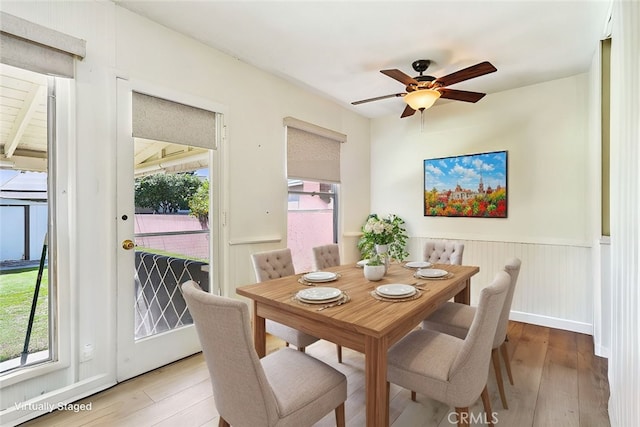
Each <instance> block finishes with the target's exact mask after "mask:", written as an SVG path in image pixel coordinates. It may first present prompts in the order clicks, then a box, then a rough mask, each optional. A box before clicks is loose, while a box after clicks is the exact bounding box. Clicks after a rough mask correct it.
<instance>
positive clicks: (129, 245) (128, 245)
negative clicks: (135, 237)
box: [122, 239, 136, 251]
mask: <svg viewBox="0 0 640 427" xmlns="http://www.w3.org/2000/svg"><path fill="white" fill-rule="evenodd" d="M135 246H136V245H135V243H133V241H131V240H129V239H127V240H123V241H122V249H126V250H128V251H130V250H131V249H133V248H135Z"/></svg>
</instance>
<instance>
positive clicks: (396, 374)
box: [387, 271, 511, 426]
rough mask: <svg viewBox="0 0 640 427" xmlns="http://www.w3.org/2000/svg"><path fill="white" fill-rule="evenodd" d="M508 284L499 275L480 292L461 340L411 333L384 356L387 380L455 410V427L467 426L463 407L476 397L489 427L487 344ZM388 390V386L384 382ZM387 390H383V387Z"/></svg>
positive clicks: (503, 275)
mask: <svg viewBox="0 0 640 427" xmlns="http://www.w3.org/2000/svg"><path fill="white" fill-rule="evenodd" d="M510 283H511V278H510V276H509V275H508V274H507V273H506V272H504V271H500V272H498V274H497V275H496V276H495V278H494V279H493V282H492V283H491V284H490V285H489V286H487V287H486V288H484V289H483V290H482V291H481V292H480V302H479V304H478V308H477V310H476V314H475V316H474V319H473V322H472V324H471V328H470V329H469V333H468V334H467V336H466V338H465V339H464V340H462V339H460V338H458V337H454V336H452V335H448V334H444V333H441V332H437V331H432V330H429V329H416V330H414V331H412V332H410V333H409V334H408V335H406V336H405V337H404V338H402V339H401V340H400V341H398V342H397V343H396V344H394V345H393V346H392V347H391V348H390V349H389V352H388V371H387V380H388V382H391V383H394V384H398V385H400V386H402V387H404V388H408V389H410V390H411V391H412V393H411V394H412V395H411V398H412V399H413V400H415V392H419V393H422V394H425V395H427V396H428V397H430V398H432V399H435V400H438V401H440V402H443V403H445V404H448V405H451V406H453V407H455V410H456V413H457V415H458V425H459V426H463V425H467V424H466V423H465V421H466V422H467V423H468V421H469V406H471V405H472V404H473V403H475V401H476V400H478V397H482V403H483V404H484V409H485V412H486V417H487V421H488V422H489V424H490V425H493V424H492V413H491V402H490V400H489V392H488V391H487V375H488V372H489V359H490V358H491V343H492V342H493V336H494V335H495V333H496V327H497V325H498V318H499V317H500V312H501V310H502V306H503V304H504V301H505V299H506V296H507V291H508V288H509V285H510ZM387 386H388V384H387ZM387 389H388V388H387Z"/></svg>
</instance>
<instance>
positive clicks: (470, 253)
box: [371, 74, 599, 333]
mask: <svg viewBox="0 0 640 427" xmlns="http://www.w3.org/2000/svg"><path fill="white" fill-rule="evenodd" d="M478 85H480V87H481V81H480V79H478ZM589 89H590V87H589V78H588V75H587V74H581V75H577V76H573V77H568V78H564V79H560V80H555V81H550V82H546V83H542V84H537V85H532V86H528V87H523V88H519V89H514V90H509V91H504V92H501V93H494V94H490V95H488V96H486V97H485V98H484V99H482V100H481V101H479V102H478V103H477V104H467V103H464V102H447V103H445V102H442V103H441V104H440V105H437V106H435V107H433V108H432V109H430V110H427V111H425V112H424V129H423V130H421V123H420V115H419V114H415V115H414V116H413V117H410V118H405V119H399V118H398V117H395V116H394V117H386V118H381V119H377V120H374V121H373V124H372V143H371V170H372V175H371V188H372V191H371V206H372V207H371V210H372V212H378V213H382V214H385V213H389V212H392V213H396V214H398V215H399V216H401V217H402V218H404V219H405V221H406V222H407V229H408V231H409V235H410V236H412V239H411V248H410V249H411V253H412V258H414V259H418V258H419V257H420V256H421V249H422V247H423V243H424V239H425V238H428V237H435V238H449V239H460V240H463V241H464V242H465V253H464V262H465V264H475V265H479V266H480V269H481V273H480V274H478V275H477V276H476V277H475V278H474V279H473V292H472V302H474V301H477V297H478V295H479V291H480V289H481V288H482V287H483V286H485V285H486V284H488V283H489V281H490V280H491V279H492V277H493V275H494V274H495V273H496V272H497V270H498V269H500V268H501V267H502V266H503V265H504V261H506V259H507V257H510V256H518V257H520V258H522V260H523V265H522V273H521V276H520V279H519V281H518V288H517V290H516V294H515V297H514V302H513V306H512V310H513V313H512V318H514V319H518V320H524V321H529V322H532V323H537V324H543V325H548V326H554V327H562V328H566V329H570V330H575V331H580V332H586V333H591V331H592V322H593V312H592V311H593V310H592V307H593V279H592V269H591V263H592V260H591V259H592V258H591V246H592V244H593V242H594V241H595V239H594V236H593V230H592V228H593V226H592V224H593V219H592V218H593V215H594V214H595V213H594V212H595V210H597V209H599V208H598V206H599V192H598V189H594V188H592V184H591V183H592V182H593V176H592V175H593V174H594V173H599V171H594V170H592V169H593V168H591V167H590V164H591V163H592V157H591V156H592V150H591V148H590V144H593V143H594V142H593V141H592V139H590V138H589V134H588V129H589V122H588V116H589V115H588V105H589V102H590V99H589V96H588V95H589ZM438 102H440V101H438ZM400 111H401V108H399V109H398V114H399V113H400ZM497 150H507V151H508V182H507V186H508V218H506V219H488V218H487V219H485V218H442V217H425V216H423V200H422V193H423V190H424V184H423V182H424V180H423V160H424V159H429V158H439V157H447V156H455V155H460V154H471V153H482V152H489V151H497ZM598 237H599V236H598Z"/></svg>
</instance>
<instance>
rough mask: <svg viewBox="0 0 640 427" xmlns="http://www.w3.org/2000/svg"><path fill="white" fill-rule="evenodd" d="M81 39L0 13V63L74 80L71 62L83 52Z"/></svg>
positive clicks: (83, 43)
mask: <svg viewBox="0 0 640 427" xmlns="http://www.w3.org/2000/svg"><path fill="white" fill-rule="evenodd" d="M85 45H86V42H85V41H84V40H81V39H78V38H75V37H72V36H70V35H67V34H64V33H60V32H58V31H55V30H52V29H50V28H46V27H43V26H41V25H38V24H34V23H33V22H29V21H27V20H24V19H21V18H18V17H16V16H13V15H10V14H8V13H5V12H0V62H2V63H3V64H7V65H11V66H14V67H18V68H23V69H25V70H30V71H35V72H37V73H42V74H48V75H52V76H59V77H68V78H73V77H74V59H75V58H78V59H82V58H84V56H85V53H86V46H85Z"/></svg>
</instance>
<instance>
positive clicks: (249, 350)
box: [181, 281, 347, 427]
mask: <svg viewBox="0 0 640 427" xmlns="http://www.w3.org/2000/svg"><path fill="white" fill-rule="evenodd" d="M181 289H182V294H183V295H184V299H185V301H186V302H187V307H188V308H189V312H190V313H191V316H192V317H193V320H194V323H195V326H196V331H197V333H198V337H199V338H200V343H201V344H202V352H203V354H204V358H205V360H206V363H207V368H208V369H209V375H210V378H211V385H212V387H213V398H214V400H215V403H216V408H217V409H218V412H219V414H220V421H219V423H218V426H219V427H228V426H229V425H232V426H234V427H242V426H247V427H253V426H268V427H272V426H273V427H275V426H277V427H285V426H286V427H289V426H291V427H298V426H311V425H313V424H315V423H316V422H317V421H319V420H320V419H321V418H323V417H324V416H325V415H326V414H327V413H329V412H331V411H335V416H336V424H337V425H338V426H340V427H344V425H345V414H344V402H345V400H346V399H347V378H346V377H345V376H344V374H342V373H341V372H338V371H337V370H335V369H334V368H332V367H330V366H329V365H327V364H325V363H324V362H321V361H319V360H317V359H315V358H313V357H311V356H308V355H306V354H304V353H301V352H299V351H295V350H293V349H290V348H285V349H282V350H279V351H275V352H273V353H271V354H269V355H267V356H266V357H264V358H262V359H259V358H258V354H257V353H256V351H255V349H254V347H253V340H252V338H251V324H250V319H249V308H248V307H247V305H246V304H245V303H244V302H242V301H238V300H234V299H231V298H225V297H221V296H217V295H212V294H210V293H207V292H204V291H203V290H201V289H200V287H199V286H198V284H197V283H196V282H194V281H188V282H185V283H184V284H182V287H181Z"/></svg>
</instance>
